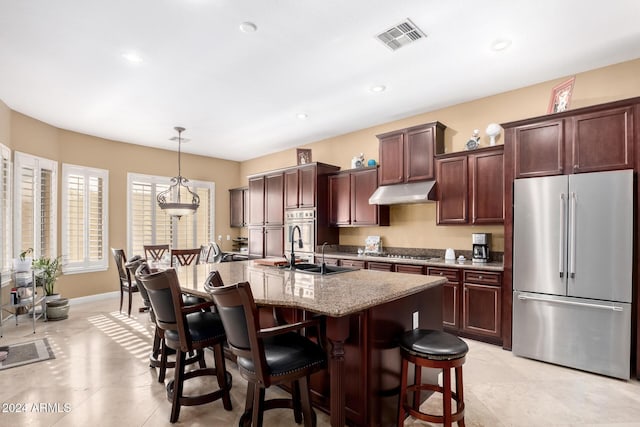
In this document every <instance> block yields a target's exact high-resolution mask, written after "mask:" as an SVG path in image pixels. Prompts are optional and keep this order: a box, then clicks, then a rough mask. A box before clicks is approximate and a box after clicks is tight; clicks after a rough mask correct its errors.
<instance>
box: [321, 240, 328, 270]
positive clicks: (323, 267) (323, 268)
mask: <svg viewBox="0 0 640 427" xmlns="http://www.w3.org/2000/svg"><path fill="white" fill-rule="evenodd" d="M326 245H327V242H324V243H323V244H322V266H320V274H326V273H327V264H325V263H324V247H325V246H326Z"/></svg>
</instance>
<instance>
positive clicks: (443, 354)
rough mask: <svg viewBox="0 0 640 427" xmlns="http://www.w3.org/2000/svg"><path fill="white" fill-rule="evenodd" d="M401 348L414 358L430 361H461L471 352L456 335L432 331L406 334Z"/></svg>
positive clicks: (425, 330)
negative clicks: (460, 359)
mask: <svg viewBox="0 0 640 427" xmlns="http://www.w3.org/2000/svg"><path fill="white" fill-rule="evenodd" d="M400 346H401V347H402V348H403V349H405V350H406V351H408V352H409V353H411V354H413V355H414V356H418V357H422V358H425V359H429V360H453V359H459V358H461V357H464V356H465V355H466V354H467V352H468V351H469V346H467V344H466V343H465V342H464V341H462V340H461V339H460V338H458V337H456V336H455V335H451V334H448V333H446V332H442V331H434V330H431V329H414V330H411V331H409V332H406V333H405V334H404V335H403V336H402V338H401V339H400Z"/></svg>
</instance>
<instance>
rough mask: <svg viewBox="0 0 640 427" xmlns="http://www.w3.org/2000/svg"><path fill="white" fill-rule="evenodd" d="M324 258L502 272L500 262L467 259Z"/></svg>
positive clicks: (346, 254)
mask: <svg viewBox="0 0 640 427" xmlns="http://www.w3.org/2000/svg"><path fill="white" fill-rule="evenodd" d="M315 255H316V259H322V254H321V253H316V254H315ZM324 256H325V258H339V259H355V260H361V261H374V262H389V263H395V264H412V265H427V266H429V267H449V268H466V269H474V270H485V271H503V270H504V264H503V263H502V262H483V263H478V262H472V261H471V260H469V259H467V260H466V261H462V262H460V261H457V260H456V261H445V260H444V258H427V259H412V258H397V257H384V256H375V255H358V254H354V253H350V252H325V254H324Z"/></svg>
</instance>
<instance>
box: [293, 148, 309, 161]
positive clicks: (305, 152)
mask: <svg viewBox="0 0 640 427" xmlns="http://www.w3.org/2000/svg"><path fill="white" fill-rule="evenodd" d="M296 157H297V158H298V164H299V165H305V164H307V163H311V149H310V148H296Z"/></svg>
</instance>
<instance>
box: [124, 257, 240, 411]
mask: <svg viewBox="0 0 640 427" xmlns="http://www.w3.org/2000/svg"><path fill="white" fill-rule="evenodd" d="M137 277H138V278H139V280H140V282H141V283H142V285H143V286H144V287H145V288H146V290H147V293H148V294H149V299H150V301H151V306H152V308H153V312H154V315H155V321H156V325H157V327H158V328H160V329H161V330H162V331H163V333H164V341H165V345H166V346H167V347H169V348H171V349H173V350H175V351H176V362H175V363H176V364H175V370H174V379H173V380H172V381H170V382H169V383H168V384H167V397H168V398H169V400H170V401H171V415H170V418H169V421H170V422H172V423H175V422H176V421H178V418H179V416H180V408H181V407H182V406H193V405H201V404H204V403H209V402H213V401H215V400H218V399H222V404H223V406H224V408H225V409H226V410H227V411H231V410H232V406H231V396H230V393H229V389H230V388H231V374H229V373H228V372H227V371H226V367H225V361H224V356H223V351H222V344H223V343H224V341H225V340H226V336H225V330H224V327H223V325H222V321H221V320H220V316H219V315H218V314H217V313H213V312H212V311H207V310H205V309H207V308H209V307H211V306H213V302H212V301H207V302H204V303H201V304H196V305H193V306H185V305H184V303H183V301H182V292H181V290H180V283H179V282H178V276H177V273H176V271H175V269H168V270H164V271H159V272H156V273H149V274H142V273H141V274H137ZM207 347H211V348H212V349H213V355H214V360H215V368H207V367H206V362H205V359H204V349H205V348H207ZM192 351H195V352H197V353H198V355H199V356H200V359H199V360H200V367H199V368H197V369H193V370H190V371H188V372H187V371H185V362H186V357H187V355H188V354H189V353H190V352H192ZM202 376H215V377H216V378H217V382H218V388H217V389H216V390H214V391H211V392H208V393H204V394H200V395H193V394H189V395H185V394H184V392H183V391H184V383H185V382H186V381H187V380H190V379H192V378H197V377H202Z"/></svg>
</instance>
